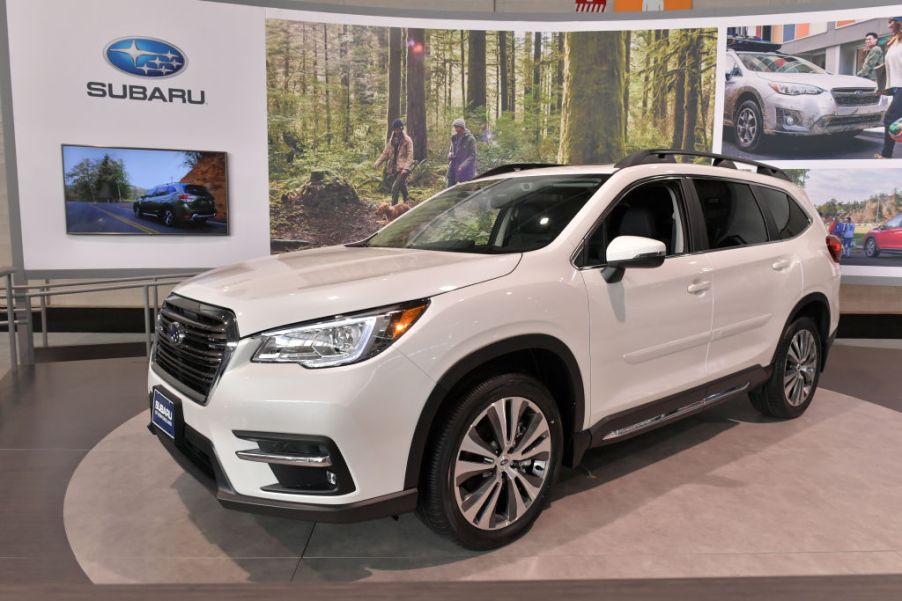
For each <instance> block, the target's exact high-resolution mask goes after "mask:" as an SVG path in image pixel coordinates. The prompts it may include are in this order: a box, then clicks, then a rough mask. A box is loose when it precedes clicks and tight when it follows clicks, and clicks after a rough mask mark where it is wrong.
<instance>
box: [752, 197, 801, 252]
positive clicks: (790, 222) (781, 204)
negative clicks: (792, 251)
mask: <svg viewBox="0 0 902 601" xmlns="http://www.w3.org/2000/svg"><path fill="white" fill-rule="evenodd" d="M755 193H756V194H757V195H758V198H759V199H760V200H761V203H762V204H763V205H764V209H765V210H766V211H770V214H771V215H772V216H773V218H774V223H775V224H776V226H777V235H778V237H779V238H780V239H781V240H787V239H789V238H795V237H796V236H798V235H799V234H801V233H802V232H803V231H805V228H807V227H808V224H809V223H811V220H810V219H809V218H808V215H807V214H806V213H805V211H804V210H803V209H802V207H800V206H799V203H797V202H796V201H795V200H793V199H792V197H790V196H789V195H788V194H787V193H786V192H781V191H780V190H774V189H773V188H765V187H763V186H755Z"/></svg>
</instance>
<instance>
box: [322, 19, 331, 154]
mask: <svg viewBox="0 0 902 601" xmlns="http://www.w3.org/2000/svg"><path fill="white" fill-rule="evenodd" d="M323 86H324V88H325V90H326V140H327V141H329V142H331V141H332V102H331V100H330V99H329V30H328V26H327V25H326V24H325V23H323Z"/></svg>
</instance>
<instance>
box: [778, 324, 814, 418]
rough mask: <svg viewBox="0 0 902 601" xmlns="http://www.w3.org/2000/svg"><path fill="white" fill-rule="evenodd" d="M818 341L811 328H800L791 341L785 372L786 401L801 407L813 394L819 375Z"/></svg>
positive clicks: (784, 388) (784, 389)
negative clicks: (815, 379)
mask: <svg viewBox="0 0 902 601" xmlns="http://www.w3.org/2000/svg"><path fill="white" fill-rule="evenodd" d="M817 355H818V351H817V341H816V340H815V339H814V335H813V334H812V333H811V332H810V331H809V330H799V331H798V332H796V334H795V336H793V337H792V340H791V341H790V343H789V349H788V350H787V353H786V369H785V371H784V372H783V392H784V394H785V395H786V402H788V403H789V404H790V405H792V406H793V407H799V406H800V405H802V404H803V403H804V402H805V401H806V400H807V399H808V395H809V394H811V388H812V387H813V386H814V378H815V376H816V375H817Z"/></svg>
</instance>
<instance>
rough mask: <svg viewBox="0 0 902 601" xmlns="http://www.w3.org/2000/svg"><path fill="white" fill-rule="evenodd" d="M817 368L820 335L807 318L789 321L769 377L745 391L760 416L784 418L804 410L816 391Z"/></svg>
mask: <svg viewBox="0 0 902 601" xmlns="http://www.w3.org/2000/svg"><path fill="white" fill-rule="evenodd" d="M820 367H821V337H820V334H819V333H818V330H817V326H816V325H815V324H814V322H813V321H812V320H811V319H809V318H808V317H800V318H799V319H797V320H795V321H794V322H792V324H790V326H789V327H788V328H787V329H786V331H785V332H784V333H783V336H782V338H781V339H780V346H779V348H778V349H777V356H776V359H775V360H774V365H773V373H772V374H771V377H770V380H769V381H768V382H767V383H765V384H763V385H762V386H760V387H759V388H757V389H755V390H753V391H751V392H750V393H749V398H750V399H751V401H752V405H754V407H755V408H756V409H758V411H760V412H761V413H763V414H764V415H768V416H770V417H779V418H784V419H789V418H794V417H798V416H800V415H802V414H803V413H805V410H806V409H808V405H810V404H811V399H812V398H813V397H814V392H815V390H817V383H818V379H819V378H820Z"/></svg>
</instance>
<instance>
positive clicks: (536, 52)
mask: <svg viewBox="0 0 902 601" xmlns="http://www.w3.org/2000/svg"><path fill="white" fill-rule="evenodd" d="M533 40H534V41H533V44H532V102H533V105H534V106H535V107H536V109H538V108H539V104H540V103H541V101H542V34H541V33H540V32H538V31H537V32H535V33H534V34H533Z"/></svg>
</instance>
